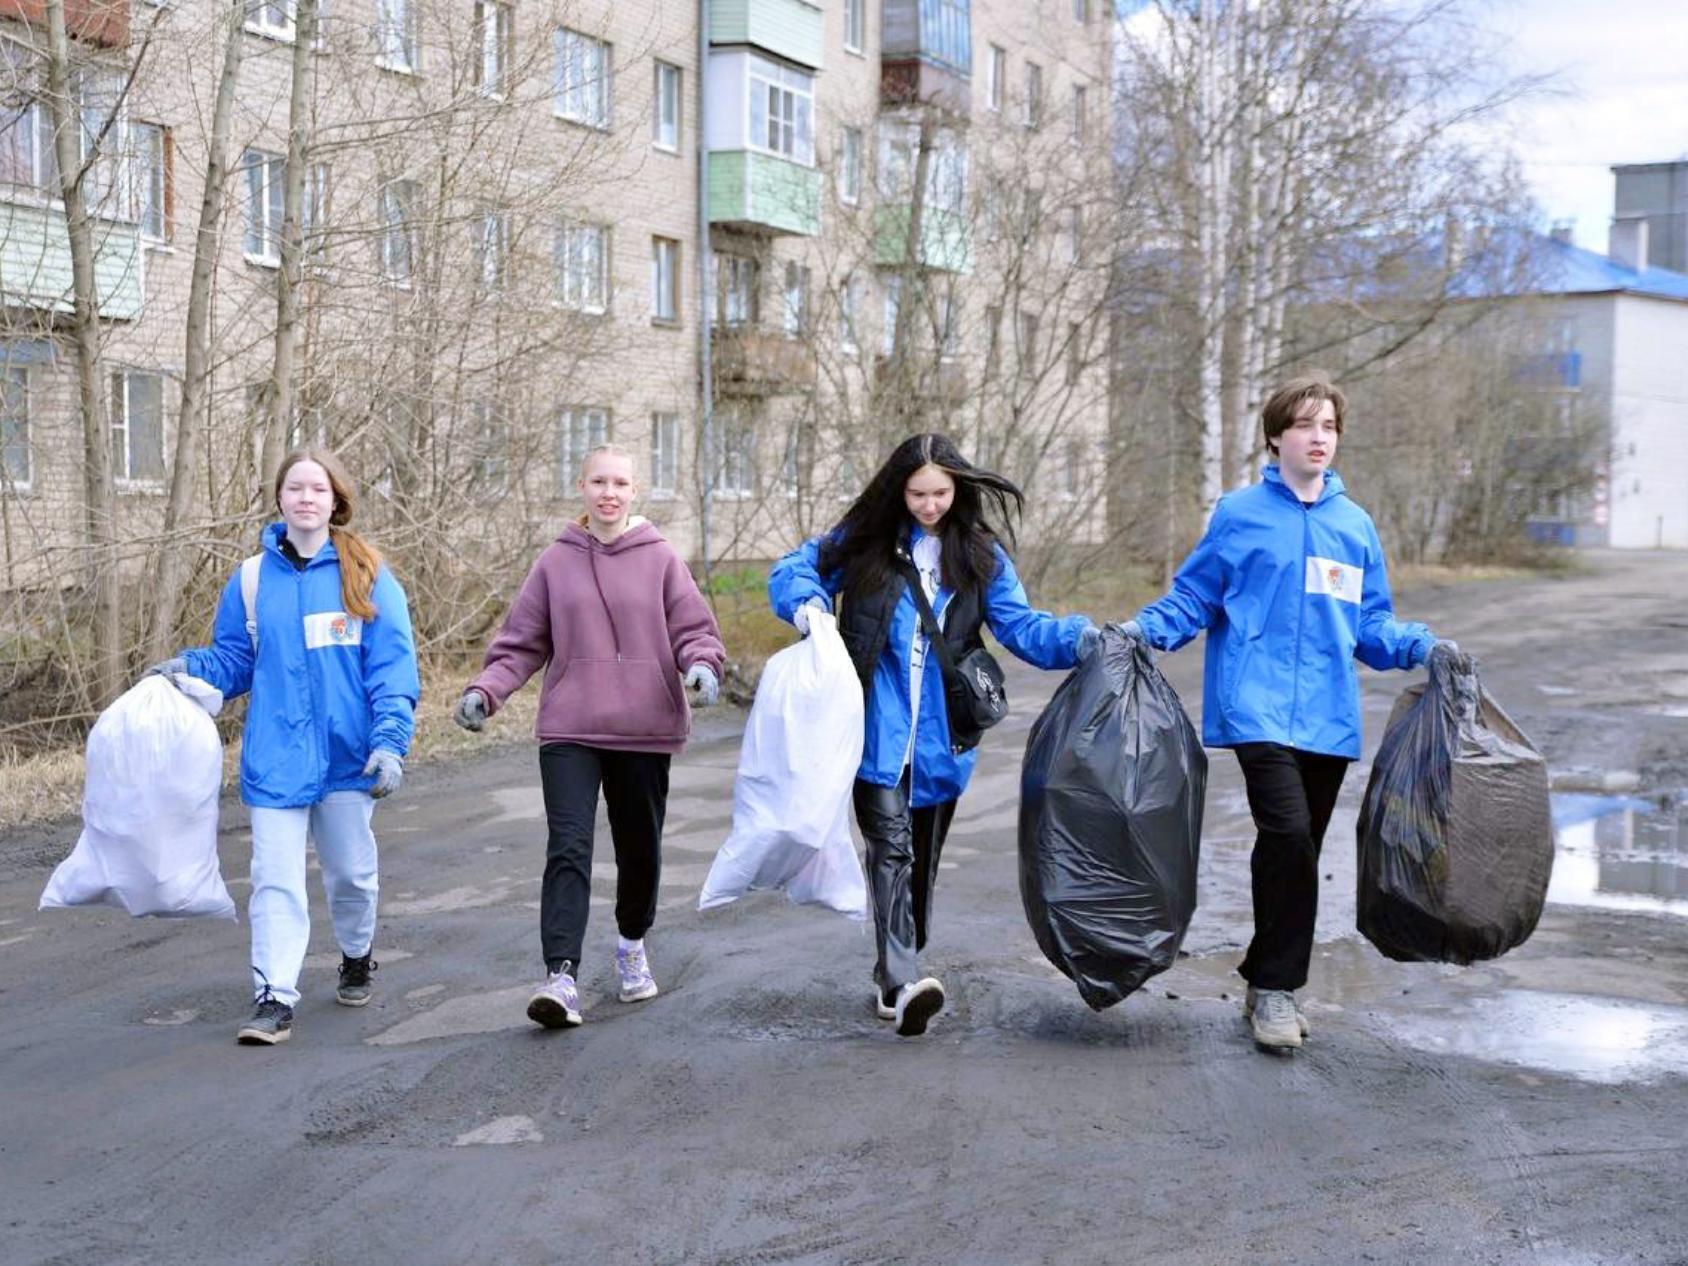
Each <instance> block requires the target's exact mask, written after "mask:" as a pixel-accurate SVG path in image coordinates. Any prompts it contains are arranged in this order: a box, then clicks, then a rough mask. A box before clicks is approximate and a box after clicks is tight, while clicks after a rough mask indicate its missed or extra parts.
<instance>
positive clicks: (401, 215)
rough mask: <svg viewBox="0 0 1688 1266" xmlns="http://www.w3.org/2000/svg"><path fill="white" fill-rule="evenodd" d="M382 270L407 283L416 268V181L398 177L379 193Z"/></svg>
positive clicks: (401, 283)
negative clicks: (398, 178)
mask: <svg viewBox="0 0 1688 1266" xmlns="http://www.w3.org/2000/svg"><path fill="white" fill-rule="evenodd" d="M377 201H378V206H377V210H378V213H379V218H380V221H381V223H380V237H379V238H378V239H377V240H378V244H379V246H380V252H381V274H382V275H383V276H384V277H386V279H387V280H388V281H390V282H392V283H393V284H394V285H398V286H408V285H409V284H410V279H411V277H412V276H413V275H414V274H415V271H416V209H417V208H416V202H417V193H416V182H415V181H413V180H395V181H393V182H392V183H391V184H387V185H383V186H382V187H381V192H380V194H379V195H378V199H377Z"/></svg>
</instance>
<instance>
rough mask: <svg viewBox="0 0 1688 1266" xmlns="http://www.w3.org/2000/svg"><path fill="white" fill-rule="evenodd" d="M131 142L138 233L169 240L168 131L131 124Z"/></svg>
mask: <svg viewBox="0 0 1688 1266" xmlns="http://www.w3.org/2000/svg"><path fill="white" fill-rule="evenodd" d="M129 135H130V138H131V141H132V143H133V145H134V185H135V219H136V220H137V222H138V223H139V224H140V229H141V236H142V237H143V238H145V239H146V240H147V241H149V242H153V243H157V244H160V245H161V244H163V243H164V242H167V241H169V240H170V216H171V211H172V210H173V208H172V206H171V201H172V198H173V195H174V193H175V190H174V189H172V188H171V183H170V157H171V145H170V133H169V130H168V129H167V128H164V127H162V126H160V125H159V124H157V123H136V124H133V125H131V127H130V129H129Z"/></svg>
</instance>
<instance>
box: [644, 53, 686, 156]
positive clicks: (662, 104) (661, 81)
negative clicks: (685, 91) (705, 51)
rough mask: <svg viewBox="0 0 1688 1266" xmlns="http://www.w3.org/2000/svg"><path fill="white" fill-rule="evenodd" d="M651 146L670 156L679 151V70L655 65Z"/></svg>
mask: <svg viewBox="0 0 1688 1266" xmlns="http://www.w3.org/2000/svg"><path fill="white" fill-rule="evenodd" d="M651 144H652V145H655V146H656V147H657V148H658V149H665V150H667V151H668V152H669V153H671V154H676V153H679V151H680V68H679V67H678V66H670V65H669V64H668V63H667V62H658V63H657V64H656V94H655V103H654V107H653V109H652V111H651Z"/></svg>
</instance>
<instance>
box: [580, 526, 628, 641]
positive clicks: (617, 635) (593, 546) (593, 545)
mask: <svg viewBox="0 0 1688 1266" xmlns="http://www.w3.org/2000/svg"><path fill="white" fill-rule="evenodd" d="M586 561H587V562H588V563H590V564H591V566H592V587H593V588H594V589H596V590H597V591H598V601H599V602H601V603H603V604H604V617H605V618H606V619H607V620H609V622H610V641H611V642H613V643H615V659H616V663H618V664H619V663H620V662H621V631H620V630H619V629H617V628H616V627H615V612H613V611H611V610H610V600H609V599H608V598H606V597H604V586H603V583H602V582H601V581H600V580H599V579H598V543H597V542H596V541H592V542H589V543H588V544H587V546H586Z"/></svg>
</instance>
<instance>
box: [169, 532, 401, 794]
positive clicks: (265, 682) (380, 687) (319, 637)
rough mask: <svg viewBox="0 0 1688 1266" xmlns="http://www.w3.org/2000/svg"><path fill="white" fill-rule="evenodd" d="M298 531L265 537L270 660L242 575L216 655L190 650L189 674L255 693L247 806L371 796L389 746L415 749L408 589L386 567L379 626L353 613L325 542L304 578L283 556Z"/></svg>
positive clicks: (226, 689)
mask: <svg viewBox="0 0 1688 1266" xmlns="http://www.w3.org/2000/svg"><path fill="white" fill-rule="evenodd" d="M286 530H287V529H286V525H284V524H281V523H272V524H270V525H269V526H268V527H266V528H265V529H264V534H263V542H264V550H263V556H264V561H263V564H262V568H261V570H260V572H259V582H258V653H257V657H256V663H254V662H253V654H252V642H251V639H250V638H248V636H247V634H246V604H245V602H244V600H243V599H242V598H241V596H240V572H239V570H238V569H237V570H236V571H235V574H234V575H233V576H232V577H231V578H230V580H229V583H228V584H227V585H225V586H224V587H223V596H222V600H221V601H220V602H218V604H217V618H216V623H215V624H214V625H213V627H212V631H211V645H210V646H205V647H200V648H198V649H195V650H189V651H184V652H183V653H182V654H183V658H184V659H186V660H187V665H188V672H190V673H192V674H193V675H194V676H195V677H199V678H201V679H202V680H205V681H208V682H210V683H211V684H212V685H213V686H215V687H217V689H219V690H221V691H222V692H223V694H224V696H225V697H233V696H235V695H239V694H244V693H245V692H246V691H248V690H250V691H251V692H252V701H251V703H250V705H249V706H248V707H247V710H246V729H245V734H244V738H243V740H242V746H241V753H240V798H241V799H242V800H244V801H245V802H246V803H247V804H249V805H254V806H257V807H259V808H266V809H292V808H298V807H300V806H303V805H312V804H316V803H317V802H318V801H319V800H321V799H322V798H323V797H324V796H326V795H327V794H328V793H329V792H331V791H352V790H356V791H367V790H368V789H369V787H370V785H371V784H372V783H373V782H374V779H373V778H372V777H365V776H364V773H363V767H364V765H365V764H366V763H367V762H368V760H369V753H370V752H371V751H372V750H374V749H375V748H377V747H384V748H386V749H387V750H388V751H390V752H396V753H397V754H398V755H400V756H403V755H404V754H405V753H406V752H408V751H409V750H410V736H411V733H412V730H413V728H414V718H415V708H416V701H417V699H418V698H419V697H420V696H421V693H422V685H421V681H420V680H419V679H418V676H417V672H416V647H415V644H414V642H413V641H412V639H411V632H410V609H409V607H408V605H407V604H406V602H405V596H404V590H403V589H401V588H400V587H399V582H398V581H397V580H395V579H394V578H393V574H392V573H391V572H390V571H388V570H387V569H386V568H385V567H382V568H381V570H380V572H379V573H378V574H377V575H376V578H375V589H374V592H373V594H372V595H371V598H372V601H373V602H374V604H375V611H376V616H375V618H374V619H373V620H370V621H367V622H366V621H363V620H359V619H357V618H356V617H355V616H351V615H348V614H346V611H345V609H344V606H343V604H342V603H341V600H340V559H339V555H338V554H336V553H335V550H334V545H333V543H332V542H329V543H327V544H325V545H324V546H323V547H322V549H321V550H320V551H319V552H318V553H317V555H316V556H315V557H314V558H312V559H311V560H310V562H309V563H308V564H307V565H306V567H305V569H304V570H303V571H296V570H294V567H293V564H292V563H290V562H289V561H288V560H287V559H286V558H285V557H284V556H283V555H282V553H281V540H282V536H283V535H284V534H285V533H286Z"/></svg>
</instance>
